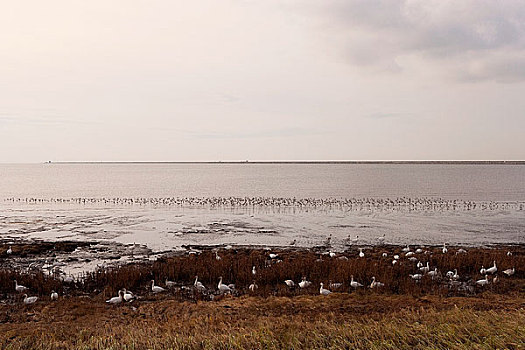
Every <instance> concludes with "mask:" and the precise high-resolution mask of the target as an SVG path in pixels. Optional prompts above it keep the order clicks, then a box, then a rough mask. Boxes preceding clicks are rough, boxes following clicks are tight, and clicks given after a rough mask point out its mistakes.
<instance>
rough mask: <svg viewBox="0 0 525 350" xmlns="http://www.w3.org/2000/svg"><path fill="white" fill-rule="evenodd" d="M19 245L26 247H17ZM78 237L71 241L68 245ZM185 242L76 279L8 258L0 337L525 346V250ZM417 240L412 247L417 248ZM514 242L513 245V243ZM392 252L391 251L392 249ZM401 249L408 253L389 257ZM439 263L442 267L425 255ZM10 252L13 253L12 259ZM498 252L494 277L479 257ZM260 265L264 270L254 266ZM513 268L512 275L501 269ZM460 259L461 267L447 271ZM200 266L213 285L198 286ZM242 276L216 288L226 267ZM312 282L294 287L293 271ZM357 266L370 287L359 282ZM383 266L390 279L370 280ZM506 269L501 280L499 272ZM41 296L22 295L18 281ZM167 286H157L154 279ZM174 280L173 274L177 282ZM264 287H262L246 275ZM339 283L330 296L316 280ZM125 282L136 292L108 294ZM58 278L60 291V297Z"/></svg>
mask: <svg viewBox="0 0 525 350" xmlns="http://www.w3.org/2000/svg"><path fill="white" fill-rule="evenodd" d="M17 248H18V247H17ZM71 248H72V247H68V249H71ZM402 249H403V247H396V246H382V247H369V248H367V249H365V250H364V252H365V256H364V257H360V256H359V251H358V249H357V247H355V248H350V249H349V250H348V251H346V252H339V253H336V254H329V253H328V250H327V249H324V248H318V249H311V250H300V249H296V250H294V249H285V250H272V251H271V253H272V254H276V255H277V257H275V256H273V257H272V256H270V251H267V250H261V249H258V250H257V249H222V250H202V251H194V250H193V251H192V250H188V252H186V253H185V254H180V255H177V256H166V257H163V258H161V259H159V260H157V261H154V262H147V263H132V264H128V265H124V266H120V267H111V268H100V269H98V270H96V271H94V272H90V273H86V274H85V275H83V276H82V278H77V279H75V280H74V281H70V282H67V281H65V280H63V279H60V278H57V276H55V275H53V274H51V275H49V274H47V273H46V272H45V271H44V270H43V269H41V268H40V267H39V266H36V267H33V268H32V269H31V270H20V269H16V268H8V267H5V268H2V269H0V346H1V347H2V348H6V349H145V348H149V349H203V348H204V349H206V348H208V349H221V348H222V349H227V348H228V349H229V348H233V349H235V348H237V349H246V348H247V349H261V348H264V349H283V348H295V349H319V348H333V349H345V348H361V349H374V348H377V349H384V348H386V349H400V348H401V349H402V348H407V349H418V348H432V349H454V348H458V349H493V348H501V349H524V348H525V310H524V308H525V274H524V273H525V271H524V270H523V266H525V249H524V248H523V247H522V246H512V247H510V246H509V247H495V248H491V249H487V248H468V249H467V251H466V252H463V251H462V250H461V249H460V247H449V248H448V251H447V253H443V251H442V247H427V248H424V249H423V250H422V251H421V252H420V253H414V254H406V252H403V251H402ZM413 250H415V249H413ZM509 251H511V253H512V254H508V252H509ZM384 253H386V256H384ZM394 255H399V259H397V263H396V264H392V261H393V260H396V259H394ZM411 257H416V258H417V261H421V262H422V263H425V264H426V263H427V262H428V263H429V265H430V267H431V268H437V269H438V274H437V275H436V276H434V277H432V276H431V275H428V274H424V275H423V277H422V278H421V280H420V281H415V280H413V279H412V278H411V277H410V274H415V273H418V272H420V270H419V269H418V268H417V261H411V260H410V258H411ZM10 258H11V257H7V259H10ZM494 261H496V262H497V266H498V272H496V273H494V274H490V276H489V279H490V283H489V284H488V285H485V286H480V285H478V284H476V280H478V279H480V278H482V276H481V275H480V272H479V270H480V267H481V266H482V265H483V266H485V267H487V268H488V267H490V266H492V264H493V262H494ZM254 266H255V269H256V273H255V275H254V274H253V273H252V269H253V267H254ZM511 267H514V268H515V273H514V274H512V275H511V276H507V275H506V274H504V273H502V271H503V270H504V269H508V268H511ZM454 269H455V270H456V271H457V273H458V275H459V277H458V278H457V279H453V278H451V277H450V276H447V275H446V273H447V272H448V271H449V270H454ZM195 275H198V276H199V277H200V280H201V281H202V282H203V283H204V285H205V286H206V290H205V291H200V290H198V289H196V288H194V287H193V281H194V278H195ZM220 276H222V277H223V278H224V281H225V282H226V283H235V284H236V286H235V288H234V289H233V291H232V293H231V294H223V293H220V292H219V291H218V290H217V281H218V278H219V277H220ZM303 276H304V277H306V278H307V279H308V280H309V281H311V282H312V285H311V286H310V287H307V288H300V287H298V286H297V285H296V286H295V287H289V286H287V285H286V284H285V283H284V280H285V279H292V280H294V281H295V283H298V282H299V281H300V280H301V278H302V277H303ZM352 276H353V277H354V279H355V280H357V281H359V282H361V283H363V285H364V286H362V287H358V288H354V287H352V285H351V284H350V281H351V279H352ZM373 276H374V277H376V278H377V280H378V281H381V282H383V283H384V284H385V285H384V287H381V288H374V289H371V288H369V287H367V286H368V285H369V284H370V281H371V278H372V277H373ZM496 276H497V278H496V279H495V277H496ZM15 279H16V280H17V281H18V283H20V284H23V285H25V286H27V287H28V288H29V290H28V291H27V293H28V294H29V295H36V296H38V297H39V299H38V301H37V302H36V303H34V304H30V305H24V303H23V298H22V295H21V294H22V293H17V292H15V290H14V280H15ZM152 279H155V280H156V284H157V285H161V286H163V287H165V288H166V290H165V291H164V292H162V293H157V294H155V293H153V292H152V290H151V280H152ZM166 279H169V280H171V281H174V284H173V285H172V286H171V287H168V286H167V285H166V283H165V281H166ZM254 281H255V283H256V284H257V285H258V286H259V288H258V289H256V290H255V291H250V290H248V285H249V284H251V283H253V282H254ZM330 281H332V282H338V283H341V286H340V287H339V288H337V289H335V288H333V289H332V291H333V293H332V294H331V295H329V296H322V295H319V284H320V283H324V284H325V286H329V285H330ZM121 288H126V289H128V290H132V291H133V292H135V295H136V299H135V300H134V301H133V302H122V303H121V304H119V305H109V304H107V303H106V302H105V301H106V300H107V299H109V298H110V297H112V296H115V295H116V293H117V291H118V290H119V289H121ZM51 289H54V290H56V291H58V292H59V294H60V297H59V300H58V301H51V300H50V297H49V293H50V291H51Z"/></svg>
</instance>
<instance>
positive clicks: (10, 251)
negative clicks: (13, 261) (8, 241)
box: [6, 246, 13, 255]
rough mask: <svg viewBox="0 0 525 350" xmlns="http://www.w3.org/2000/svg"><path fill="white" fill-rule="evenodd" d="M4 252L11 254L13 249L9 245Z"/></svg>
mask: <svg viewBox="0 0 525 350" xmlns="http://www.w3.org/2000/svg"><path fill="white" fill-rule="evenodd" d="M6 253H7V255H11V254H13V249H11V246H9V248H7V251H6Z"/></svg>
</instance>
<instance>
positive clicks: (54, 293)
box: [51, 290, 58, 300]
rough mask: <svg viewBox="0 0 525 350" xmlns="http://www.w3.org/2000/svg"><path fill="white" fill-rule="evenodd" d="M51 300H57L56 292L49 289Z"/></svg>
mask: <svg viewBox="0 0 525 350" xmlns="http://www.w3.org/2000/svg"><path fill="white" fill-rule="evenodd" d="M51 300H58V293H57V292H55V291H54V290H52V291H51Z"/></svg>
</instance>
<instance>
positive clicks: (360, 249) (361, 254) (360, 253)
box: [359, 248, 365, 258]
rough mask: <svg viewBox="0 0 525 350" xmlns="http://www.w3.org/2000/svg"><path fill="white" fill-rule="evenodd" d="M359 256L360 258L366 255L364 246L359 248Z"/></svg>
mask: <svg viewBox="0 0 525 350" xmlns="http://www.w3.org/2000/svg"><path fill="white" fill-rule="evenodd" d="M359 257H360V258H364V257H365V253H363V248H359Z"/></svg>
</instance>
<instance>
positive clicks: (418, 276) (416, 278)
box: [409, 273, 423, 281]
mask: <svg viewBox="0 0 525 350" xmlns="http://www.w3.org/2000/svg"><path fill="white" fill-rule="evenodd" d="M409 276H410V278H412V279H413V280H414V281H420V280H421V279H422V278H423V275H422V274H420V273H416V274H415V275H409Z"/></svg>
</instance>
